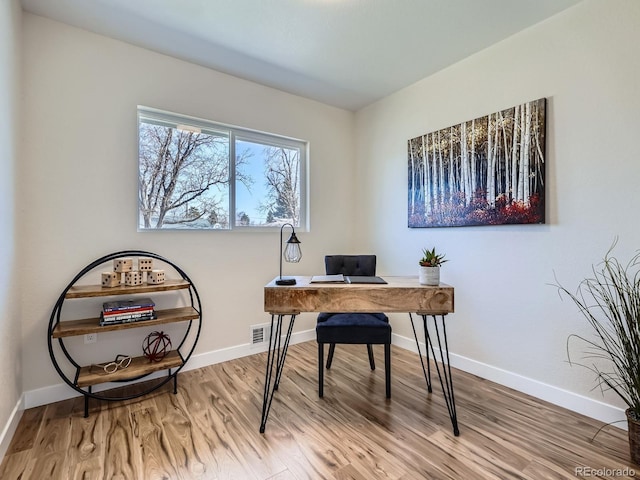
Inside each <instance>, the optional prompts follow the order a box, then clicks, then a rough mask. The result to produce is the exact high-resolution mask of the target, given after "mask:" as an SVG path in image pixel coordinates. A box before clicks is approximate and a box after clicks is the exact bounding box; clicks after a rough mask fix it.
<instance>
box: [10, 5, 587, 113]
mask: <svg viewBox="0 0 640 480" xmlns="http://www.w3.org/2000/svg"><path fill="white" fill-rule="evenodd" d="M580 1H581V0H22V6H23V8H24V10H26V11H28V12H32V13H35V14H37V15H42V16H45V17H50V18H52V19H54V20H58V21H61V22H64V23H68V24H70V25H74V26H77V27H80V28H83V29H86V30H89V31H92V32H96V33H99V34H102V35H106V36H108V37H112V38H116V39H119V40H123V41H125V42H128V43H131V44H134V45H139V46H141V47H145V48H148V49H151V50H154V51H157V52H161V53H164V54H167V55H171V56H174V57H177V58H181V59H184V60H187V61H189V62H193V63H196V64H199V65H203V66H206V67H210V68H213V69H215V70H218V71H221V72H225V73H228V74H231V75H235V76H238V77H241V78H245V79H248V80H252V81H254V82H258V83H261V84H263V85H268V86H270V87H274V88H277V89H280V90H284V91H286V92H290V93H294V94H297V95H301V96H304V97H307V98H311V99H315V100H318V101H320V102H323V103H327V104H329V105H335V106H338V107H341V108H345V109H348V110H354V111H355V110H358V109H360V108H362V107H364V106H366V105H368V104H370V103H372V102H375V101H376V100H378V99H380V98H383V97H385V96H387V95H389V94H391V93H393V92H395V91H397V90H400V89H401V88H403V87H406V86H408V85H411V84H412V83H414V82H416V81H418V80H420V79H422V78H424V77H427V76H429V75H431V74H433V73H435V72H437V71H438V70H441V69H443V68H445V67H447V66H449V65H452V64H454V63H456V62H458V61H460V60H462V59H463V58H466V57H468V56H470V55H472V54H473V53H475V52H478V51H480V50H482V49H484V48H486V47H488V46H490V45H492V44H495V43H497V42H499V41H501V40H503V39H505V38H507V37H509V36H511V35H513V34H515V33H516V32H519V31H521V30H523V29H525V28H527V27H529V26H531V25H534V24H536V23H538V22H541V21H543V20H545V19H546V18H548V17H550V16H552V15H555V14H557V13H558V12H560V11H562V10H564V9H566V8H568V7H571V6H573V5H575V4H577V3H579V2H580Z"/></svg>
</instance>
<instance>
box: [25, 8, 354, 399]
mask: <svg viewBox="0 0 640 480" xmlns="http://www.w3.org/2000/svg"><path fill="white" fill-rule="evenodd" d="M24 63H25V87H24V91H25V92H26V98H25V102H24V122H23V128H24V131H25V135H24V146H23V147H24V158H23V162H22V163H21V165H20V187H21V198H20V201H21V203H20V205H21V209H20V221H21V222H22V223H23V225H24V232H23V235H22V236H21V241H22V244H23V249H24V258H25V261H24V264H23V265H22V266H21V268H22V269H23V271H24V275H25V279H26V281H25V288H24V291H23V295H22V309H23V315H22V318H23V323H24V325H23V340H22V341H23V344H24V351H25V354H24V388H25V391H30V392H34V391H36V390H37V389H42V388H44V387H48V386H52V385H57V384H60V383H61V380H60V378H59V377H58V376H57V374H56V373H55V371H54V370H53V367H52V366H51V363H50V361H49V356H48V353H47V345H46V331H47V325H48V321H49V315H50V312H51V309H52V308H53V305H54V303H55V301H56V299H57V296H58V295H59V293H60V291H61V290H62V289H63V288H64V287H65V286H66V285H67V283H68V282H69V281H70V280H71V278H72V277H73V276H74V275H75V274H76V273H77V272H78V271H80V269H81V268H82V267H84V266H85V265H86V264H88V263H89V262H91V261H92V260H94V259H96V258H98V257H99V256H102V255H104V254H107V253H110V252H115V251H118V250H122V249H132V248H135V249H144V250H149V251H152V252H155V253H158V254H160V255H162V256H164V257H167V258H169V259H171V260H172V261H174V262H175V263H176V264H178V265H179V266H181V267H182V268H183V269H184V270H185V271H186V272H187V273H188V275H189V276H190V278H191V279H192V280H193V281H194V283H195V284H196V286H197V289H198V291H199V293H200V296H201V297H202V300H203V312H204V319H203V330H202V334H201V338H200V342H199V344H198V347H197V349H196V355H205V354H207V353H209V352H215V351H220V350H222V349H225V348H230V347H235V346H238V345H241V344H247V343H248V342H249V338H250V337H249V325H252V324H259V323H265V322H268V321H269V317H268V316H267V314H265V313H263V296H262V287H263V286H264V284H266V283H267V282H269V281H270V280H271V279H272V278H274V277H275V276H276V275H277V273H278V246H279V233H277V232H271V233H264V232H263V233H247V232H245V233H242V232H219V231H215V232H214V231H207V232H171V231H164V232H142V233H138V232H137V231H136V226H137V165H138V157H137V124H136V105H138V104H140V105H145V106H149V107H155V108H159V109H163V110H168V111H172V112H177V113H181V114H186V115H192V116H196V117H201V118H206V119H210V120H214V121H218V122H223V123H227V124H233V125H239V126H243V127H247V128H251V129H256V130H260V131H266V132H272V133H276V134H281V135H285V136H290V137H295V138H301V139H305V140H308V141H309V142H310V145H311V155H310V177H311V183H310V192H311V211H310V219H311V231H310V232H309V233H301V234H300V235H299V238H300V240H301V241H302V248H303V259H302V262H301V263H299V264H297V265H293V264H285V265H286V266H285V269H286V270H285V273H289V274H294V273H299V274H303V273H305V272H312V271H322V269H323V264H322V258H323V255H324V254H325V253H328V252H329V251H340V250H343V249H344V248H346V246H348V245H350V244H351V242H352V223H353V222H352V219H353V216H354V212H353V209H352V207H351V204H352V201H351V200H352V198H351V195H352V194H351V193H350V192H351V191H352V183H353V160H352V159H353V157H354V149H353V124H354V122H353V116H354V115H353V113H351V112H348V111H345V110H340V109H337V108H334V107H329V106H326V105H323V104H320V103H317V102H314V101H311V100H307V99H304V98H301V97H297V96H293V95H290V94H286V93H283V92H280V91H277V90H274V89H271V88H267V87H264V86H261V85H258V84H255V83H251V82H248V81H244V80H240V79H238V78H234V77H231V76H228V75H224V74H221V73H218V72H215V71H212V70H209V69H206V68H203V67H200V66H196V65H193V64H189V63H186V62H183V61H179V60H176V59H174V58H171V57H168V56H164V55H160V54H157V53H154V52H151V51H148V50H144V49H141V48H138V47H134V46H132V45H129V44H126V43H122V42H118V41H114V40H111V39H108V38H106V37H102V36H99V35H95V34H92V33H88V32H86V31H83V30H79V29H76V28H73V27H69V26H67V25H64V24H61V23H57V22H54V21H51V20H48V19H45V18H42V17H38V16H34V15H31V14H26V13H25V14H24ZM327 186H330V188H331V195H330V196H328V195H326V189H327V188H328V187H327ZM336 232H340V233H341V235H336ZM96 281H97V279H96ZM313 318H314V317H313V316H312V315H303V316H301V317H300V319H299V322H298V324H297V328H296V330H298V331H301V330H305V329H309V328H311V327H312V326H313V324H314V323H313ZM117 335H122V337H121V338H122V340H123V342H124V341H125V335H124V334H118V333H112V334H99V335H98V343H97V345H96V349H95V350H93V349H92V351H93V352H95V353H96V355H98V356H100V355H102V357H104V359H108V358H109V357H108V356H109V355H112V354H113V352H112V351H107V350H109V348H108V344H111V343H114V340H113V339H114V338H115V339H116V341H117V338H118V337H117ZM127 335H128V336H131V332H128V333H127ZM114 336H115V337H114ZM105 345H106V346H105ZM116 353H117V352H116ZM123 353H128V352H123ZM134 353H135V352H134ZM65 388H67V389H68V390H69V391H71V390H70V389H69V388H68V387H66V386H65ZM45 390H46V389H45ZM71 393H73V392H71ZM45 397H46V394H45ZM44 399H45V400H46V398H44ZM27 403H28V402H27Z"/></svg>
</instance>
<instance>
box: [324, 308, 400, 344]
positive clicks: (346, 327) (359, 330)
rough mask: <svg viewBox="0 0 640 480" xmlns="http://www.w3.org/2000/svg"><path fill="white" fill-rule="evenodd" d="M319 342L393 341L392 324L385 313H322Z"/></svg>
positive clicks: (368, 342)
mask: <svg viewBox="0 0 640 480" xmlns="http://www.w3.org/2000/svg"><path fill="white" fill-rule="evenodd" d="M316 336H317V340H318V342H319V343H350V344H380V343H391V325H389V318H388V317H387V316H386V315H385V314H384V313H324V312H323V313H320V314H319V315H318V323H317V324H316Z"/></svg>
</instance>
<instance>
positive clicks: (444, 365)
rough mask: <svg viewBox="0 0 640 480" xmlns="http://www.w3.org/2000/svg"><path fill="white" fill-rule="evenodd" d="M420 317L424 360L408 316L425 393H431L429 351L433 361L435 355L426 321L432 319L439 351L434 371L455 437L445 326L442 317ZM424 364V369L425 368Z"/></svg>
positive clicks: (456, 427) (454, 408) (455, 414)
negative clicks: (425, 385)
mask: <svg viewBox="0 0 640 480" xmlns="http://www.w3.org/2000/svg"><path fill="white" fill-rule="evenodd" d="M418 315H420V316H421V317H422V324H423V327H424V344H425V359H426V362H425V360H424V359H423V357H422V353H421V351H420V342H419V341H418V334H417V332H416V328H415V325H414V323H413V316H412V315H411V314H409V317H410V318H411V326H412V327H413V335H414V337H415V339H416V345H417V347H418V355H419V357H420V363H421V364H422V372H423V373H424V378H425V380H426V381H427V391H428V392H429V393H431V392H432V388H431V367H430V363H429V350H431V355H432V356H433V359H434V360H436V359H437V358H436V353H435V350H434V348H433V342H432V341H431V337H432V335H430V333H429V329H428V325H427V320H428V317H431V318H433V325H434V332H435V335H433V336H434V337H435V339H436V340H437V342H438V350H439V351H440V362H439V363H438V362H437V361H436V362H434V364H435V367H436V371H437V372H438V379H439V380H440V386H441V387H442V394H443V395H444V401H445V403H446V404H447V410H448V412H449V418H450V419H451V425H452V426H453V434H454V435H455V436H456V437H457V436H458V435H460V430H459V429H458V415H457V413H456V400H455V395H454V393H453V379H452V378H451V365H450V363H449V344H448V342H447V328H446V325H445V318H444V317H445V316H444V315H429V314H422V313H418ZM438 317H440V321H441V328H439V327H438ZM425 363H426V368H425Z"/></svg>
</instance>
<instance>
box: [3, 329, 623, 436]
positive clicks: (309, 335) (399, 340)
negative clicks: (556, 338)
mask: <svg viewBox="0 0 640 480" xmlns="http://www.w3.org/2000/svg"><path fill="white" fill-rule="evenodd" d="M313 339H315V330H313V329H311V330H306V331H303V332H298V333H294V334H293V335H292V336H291V344H292V345H293V344H296V343H301V342H306V341H309V340H313ZM393 344H394V345H396V346H398V347H400V348H404V349H405V350H409V351H411V352H415V353H417V352H418V350H417V348H416V343H415V340H414V339H413V338H407V337H402V336H400V335H397V334H393ZM420 348H421V349H423V350H422V351H423V352H424V344H423V343H421V345H420ZM266 350H267V347H266V345H264V346H258V347H256V346H250V345H249V344H243V345H238V346H235V347H229V348H224V349H221V350H214V351H211V352H205V353H200V354H197V355H193V356H192V357H191V358H190V359H189V362H188V363H187V365H186V366H185V368H184V370H183V371H187V370H194V369H196V368H201V367H206V366H208V365H214V364H216V363H221V362H226V361H228V360H233V359H236V358H241V357H246V356H248V355H253V354H256V353H260V352H264V351H266ZM436 353H437V354H439V353H438V352H436ZM450 361H451V366H452V367H455V368H457V369H460V370H463V371H465V372H468V373H471V374H473V375H477V376H478V377H481V378H485V379H487V380H490V381H492V382H495V383H498V384H500V385H504V386H506V387H509V388H513V389H514V390H518V391H520V392H523V393H526V394H528V395H531V396H533V397H536V398H539V399H541V400H545V401H547V402H550V403H553V404H554V405H558V406H560V407H564V408H567V409H569V410H572V411H574V412H577V413H581V414H583V415H586V416H588V417H591V418H594V419H597V420H600V421H602V422H605V423H611V422H617V421H620V420H625V418H626V417H625V414H624V409H622V408H618V407H614V406H612V405H609V404H606V403H604V402H599V401H597V400H594V399H591V398H588V397H585V396H582V395H579V394H576V393H573V392H569V391H567V390H564V389H562V388H558V387H554V386H552V385H548V384H546V383H543V382H539V381H537V380H533V379H531V378H527V377H523V376H522V375H518V374H516V373H513V372H509V371H507V370H503V369H501V368H497V367H494V366H491V365H488V364H485V363H482V362H478V361H476V360H472V359H470V358H466V357H463V356H461V355H456V354H450ZM157 375H158V376H160V375H163V373H158V374H157ZM149 378H153V377H147V378H145V380H148V379H149ZM114 386H116V384H104V385H102V386H101V388H100V389H98V388H96V389H94V391H96V392H98V391H100V390H102V389H107V388H113V387H114ZM77 396H80V394H79V393H78V392H76V391H75V390H73V389H72V388H70V387H69V386H68V385H66V384H64V383H60V384H57V385H52V386H49V387H44V388H39V389H37V390H30V391H27V392H25V393H24V394H23V399H21V402H22V404H23V408H32V407H37V406H40V405H46V404H48V403H53V402H57V401H60V400H66V399H68V398H72V397H77ZM16 408H17V407H16ZM13 416H17V415H15V414H14V415H13ZM19 419H20V417H19V416H17V420H19ZM17 420H16V422H17ZM12 421H13V420H12ZM16 424H17V423H16ZM616 426H619V427H620V428H623V429H626V422H621V423H619V424H616ZM8 431H10V426H9V425H8V426H7V427H5V432H8ZM12 434H13V432H11V435H12ZM11 435H10V436H9V439H10V438H11ZM3 438H4V437H3Z"/></svg>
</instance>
